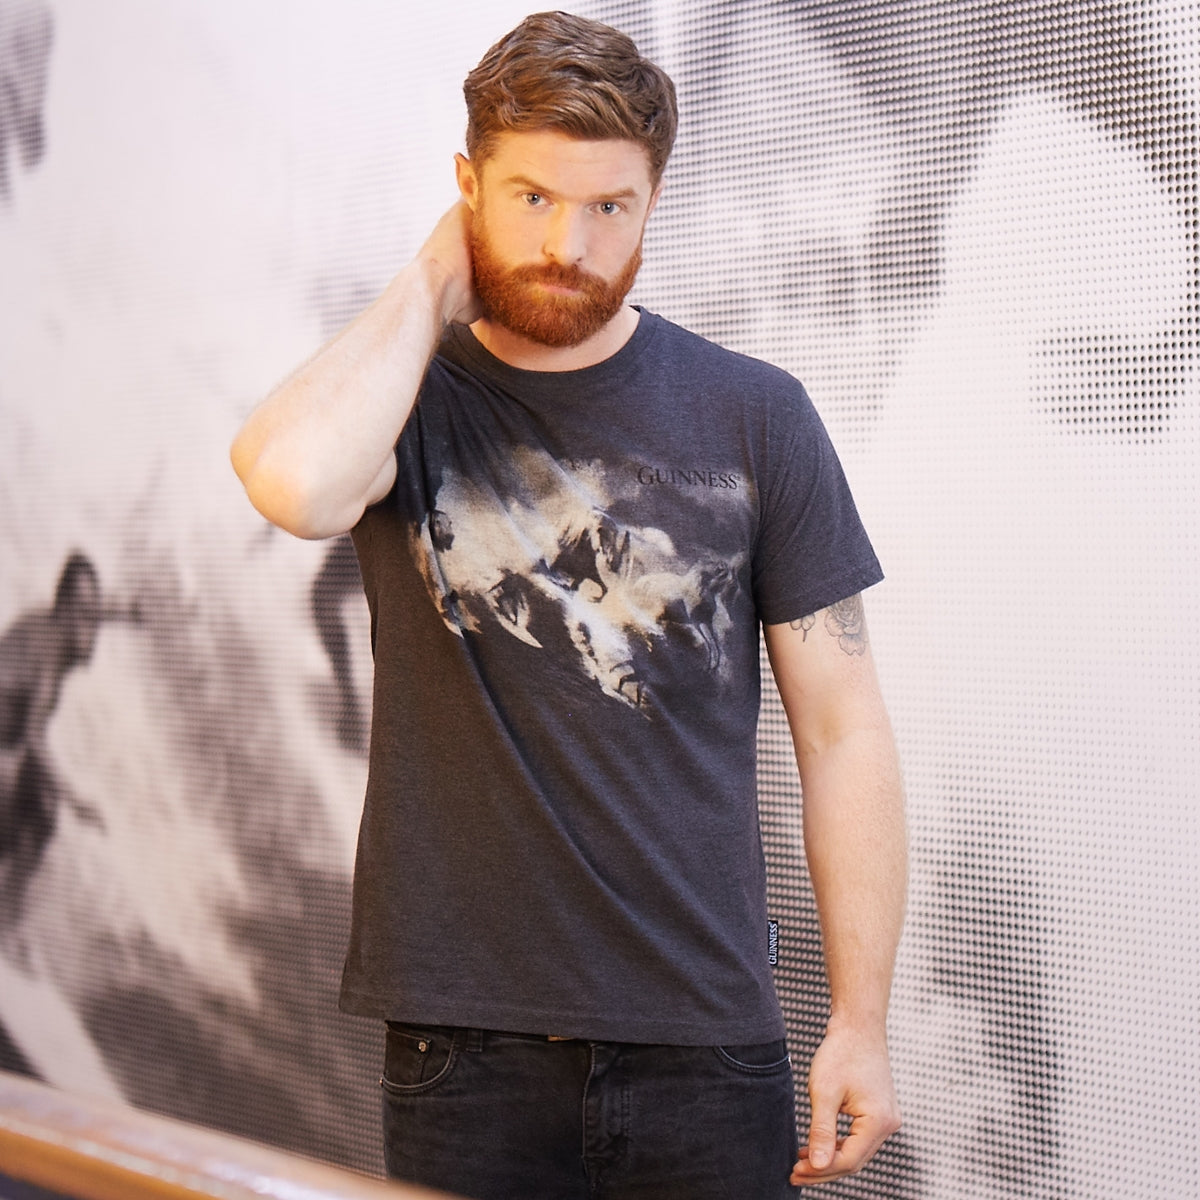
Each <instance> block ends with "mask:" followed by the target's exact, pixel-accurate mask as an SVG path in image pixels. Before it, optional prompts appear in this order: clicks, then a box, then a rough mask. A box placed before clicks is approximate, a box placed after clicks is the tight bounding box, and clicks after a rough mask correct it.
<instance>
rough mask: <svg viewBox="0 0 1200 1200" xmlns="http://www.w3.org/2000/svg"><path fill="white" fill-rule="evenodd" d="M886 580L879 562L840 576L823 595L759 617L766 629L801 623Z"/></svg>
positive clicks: (765, 611)
mask: <svg viewBox="0 0 1200 1200" xmlns="http://www.w3.org/2000/svg"><path fill="white" fill-rule="evenodd" d="M882 579H883V570H882V569H881V568H880V566H879V563H878V561H876V560H872V561H870V562H865V563H862V564H861V565H860V566H858V567H857V568H856V569H855V570H854V571H851V572H848V573H846V574H845V575H841V576H839V577H838V578H837V579H835V580H833V581H832V582H831V583H829V584H827V585H826V586H825V587H824V588H823V589H822V590H821V591H820V592H817V593H814V594H813V595H812V596H810V597H806V598H804V599H801V600H796V601H793V602H792V603H790V604H788V605H779V606H778V607H775V606H772V607H771V608H769V609H767V608H762V609H760V612H759V616H760V619H761V620H762V623H763V624H764V625H785V624H787V622H788V621H798V620H799V619H800V618H801V617H808V616H811V615H812V614H813V613H815V612H820V611H821V609H823V608H828V607H829V606H830V605H831V604H837V603H838V601H839V600H845V599H846V598H847V597H849V596H856V595H858V593H859V592H864V591H866V589H867V588H869V587H874V586H875V584H877V583H879V582H881V581H882Z"/></svg>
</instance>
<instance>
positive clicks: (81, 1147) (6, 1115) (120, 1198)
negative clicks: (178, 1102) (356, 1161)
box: [0, 1071, 446, 1200]
mask: <svg viewBox="0 0 1200 1200" xmlns="http://www.w3.org/2000/svg"><path fill="white" fill-rule="evenodd" d="M5 1176H7V1177H8V1178H10V1179H16V1180H19V1181H20V1182H22V1183H25V1184H32V1185H33V1186H35V1187H38V1188H44V1189H46V1190H47V1191H50V1192H56V1193H59V1194H61V1195H63V1196H70V1197H74V1198H75V1200H215V1198H219V1200H434V1197H435V1196H442V1197H443V1200H446V1198H445V1197H444V1195H443V1194H442V1193H435V1192H430V1191H426V1190H424V1189H422V1188H414V1187H408V1186H404V1185H401V1184H389V1183H384V1182H381V1181H379V1180H375V1179H371V1178H369V1177H367V1176H365V1175H358V1174H355V1173H354V1172H352V1171H344V1170H341V1169H339V1168H337V1167H331V1166H327V1165H326V1164H324V1163H317V1162H313V1161H310V1160H309V1159H305V1158H301V1157H300V1156H299V1155H295V1154H288V1153H285V1152H284V1151H282V1150H273V1149H270V1148H268V1147H266V1146H261V1145H258V1144H257V1143H255V1142H249V1141H245V1140H243V1139H242V1138H236V1137H231V1136H228V1135H226V1134H222V1133H217V1132H215V1131H214V1130H210V1129H200V1128H198V1127H196V1126H193V1125H186V1124H184V1123H183V1122H181V1121H173V1120H169V1119H168V1118H166V1117H158V1116H152V1115H150V1114H149V1113H144V1112H140V1111H138V1110H137V1109H132V1108H126V1107H124V1106H122V1105H119V1104H114V1103H112V1102H110V1101H107V1100H89V1099H86V1098H83V1097H80V1096H73V1095H70V1094H68V1093H66V1092H61V1091H57V1090H55V1089H53V1088H49V1087H46V1086H45V1085H44V1084H41V1083H36V1082H34V1081H33V1080H30V1079H25V1078H23V1077H22V1076H19V1075H10V1074H7V1073H5V1072H2V1071H0V1195H2V1194H3V1189H2V1181H3V1177H5Z"/></svg>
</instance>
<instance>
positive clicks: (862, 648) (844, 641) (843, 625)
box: [788, 596, 867, 654]
mask: <svg viewBox="0 0 1200 1200" xmlns="http://www.w3.org/2000/svg"><path fill="white" fill-rule="evenodd" d="M816 623H817V614H816V613H809V615H808V616H807V617H797V618H796V620H794V621H789V622H788V624H789V625H790V626H791V627H792V628H793V629H797V630H799V631H800V632H801V633H802V634H803V635H804V641H806V642H807V641H808V631H809V630H810V629H811V628H812V627H813V626H814V625H815V624H816ZM825 628H826V629H827V630H828V631H829V636H830V637H835V638H837V640H838V645H839V646H841V648H842V649H843V650H844V651H845V652H846V653H847V654H865V653H866V652H867V623H866V618H865V615H864V613H863V602H862V597H861V596H850V597H848V598H847V599H845V600H839V601H838V602H837V603H836V604H831V605H830V606H829V607H828V608H827V609H825Z"/></svg>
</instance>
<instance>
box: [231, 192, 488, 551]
mask: <svg viewBox="0 0 1200 1200" xmlns="http://www.w3.org/2000/svg"><path fill="white" fill-rule="evenodd" d="M470 219H471V213H470V209H468V208H467V206H466V205H465V204H464V203H462V202H461V201H460V202H459V203H458V204H456V205H455V206H454V207H453V208H452V209H450V211H449V212H447V213H446V214H445V216H443V217H442V219H441V220H440V221H439V222H438V224H437V227H436V228H435V229H434V231H433V233H432V234H431V235H430V237H429V240H428V241H427V242H426V243H425V245H424V246H422V247H421V250H420V252H419V253H418V254H417V256H416V258H414V259H413V261H412V262H410V263H409V264H408V266H406V267H405V268H404V269H403V270H402V271H401V272H400V273H399V274H398V275H397V276H396V277H395V278H394V279H393V280H392V281H391V282H390V283H389V284H388V286H387V287H386V288H385V289H384V290H383V292H382V293H381V295H380V296H379V297H378V298H377V299H376V300H375V301H374V302H373V303H372V304H370V305H369V306H368V307H367V308H366V309H364V310H363V311H362V312H361V313H359V315H358V316H357V317H355V319H354V320H353V321H351V322H350V324H349V325H347V326H346V328H345V329H344V330H342V332H341V333H339V334H338V335H337V337H335V338H334V339H333V340H332V341H331V342H329V343H328V344H327V345H326V346H325V347H324V348H323V349H322V350H320V351H318V353H317V354H316V355H314V356H313V357H312V358H311V359H309V360H308V362H306V363H305V364H304V365H303V366H302V367H300V368H299V369H298V370H297V371H295V372H294V373H293V374H292V375H291V376H289V377H288V378H287V379H286V380H285V381H284V382H283V383H282V384H280V385H279V387H277V388H276V389H275V390H274V391H273V392H272V393H271V394H270V395H269V396H268V397H267V398H266V399H265V400H264V401H263V402H262V403H261V404H260V405H259V406H258V408H256V409H255V410H254V412H253V413H251V414H250V417H249V418H248V419H247V421H246V423H245V424H244V425H243V426H242V428H241V430H240V432H239V433H238V435H237V438H236V439H235V440H234V443H233V448H232V451H231V454H230V457H231V458H232V460H233V468H234V470H235V471H236V472H237V474H238V478H239V479H241V481H242V484H243V485H244V486H245V488H246V493H247V495H248V496H249V497H250V501H251V503H252V504H253V505H254V507H255V508H257V509H258V511H259V512H260V513H262V515H263V516H264V517H266V518H267V520H268V521H271V522H272V523H273V524H275V525H278V526H279V527H280V528H281V529H286V530H287V531H288V532H289V533H294V534H295V535H296V536H297V537H303V538H324V537H332V536H334V535H335V534H339V533H344V532H346V530H348V529H350V528H352V527H353V526H354V525H355V524H356V523H357V522H358V519H359V517H361V516H362V514H363V510H364V509H365V508H366V507H367V506H368V505H369V504H373V503H374V502H375V501H377V500H380V499H382V498H383V497H384V496H385V495H386V494H387V492H388V489H389V488H390V487H391V486H392V483H393V481H394V480H395V476H396V460H395V457H394V454H393V449H394V447H395V444H396V440H397V439H398V438H399V436H400V432H401V430H402V429H403V428H404V424H405V422H406V421H407V420H408V416H409V413H410V412H411V411H412V407H413V403H414V402H415V400H416V397H417V392H418V391H419V389H420V387H421V381H422V379H423V378H424V376H425V370H426V368H427V367H428V366H429V360H430V358H431V357H432V355H433V353H434V351H435V350H436V349H437V345H438V342H439V340H440V339H441V336H442V331H443V330H444V328H445V327H446V325H447V324H449V323H451V322H462V323H470V322H471V321H473V320H475V319H476V317H478V316H479V312H478V301H477V300H476V297H475V293H474V286H473V282H472V269H471V253H470V249H469V241H468V230H469V223H470Z"/></svg>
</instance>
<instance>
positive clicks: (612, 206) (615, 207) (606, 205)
mask: <svg viewBox="0 0 1200 1200" xmlns="http://www.w3.org/2000/svg"><path fill="white" fill-rule="evenodd" d="M600 211H601V212H602V213H603V214H604V215H605V216H606V217H611V216H612V215H613V213H617V212H620V211H621V206H620V205H619V204H618V203H617V202H616V201H615V200H605V201H604V202H603V203H602V204H601V205H600Z"/></svg>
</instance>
